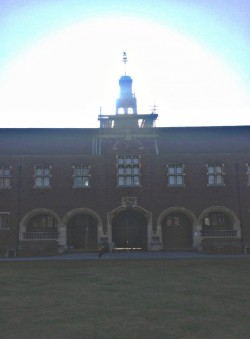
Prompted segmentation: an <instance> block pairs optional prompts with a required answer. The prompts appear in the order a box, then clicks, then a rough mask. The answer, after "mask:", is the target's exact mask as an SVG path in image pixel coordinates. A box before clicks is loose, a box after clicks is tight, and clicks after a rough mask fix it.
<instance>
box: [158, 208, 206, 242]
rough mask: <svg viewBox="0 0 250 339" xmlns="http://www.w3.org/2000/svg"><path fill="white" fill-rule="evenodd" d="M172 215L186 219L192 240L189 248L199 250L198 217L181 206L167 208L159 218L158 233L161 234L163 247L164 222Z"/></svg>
mask: <svg viewBox="0 0 250 339" xmlns="http://www.w3.org/2000/svg"><path fill="white" fill-rule="evenodd" d="M171 214H179V215H183V217H184V218H185V219H186V221H187V223H188V224H189V226H188V227H189V228H190V234H189V238H190V240H189V241H191V244H190V245H189V246H191V248H197V247H198V245H199V242H200V240H199V233H198V231H197V217H196V215H195V214H194V213H193V212H192V211H190V210H189V209H187V208H185V207H180V206H172V207H169V208H166V209H165V210H163V211H162V212H161V213H160V214H159V216H158V219H157V231H158V233H159V234H160V237H161V242H162V246H163V245H164V239H163V221H164V219H165V218H166V217H167V216H168V215H171ZM176 236H177V235H176ZM178 236H179V235H178ZM163 247H164V246H163Z"/></svg>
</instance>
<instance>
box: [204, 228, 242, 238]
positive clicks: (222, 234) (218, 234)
mask: <svg viewBox="0 0 250 339" xmlns="http://www.w3.org/2000/svg"><path fill="white" fill-rule="evenodd" d="M201 236H202V237H203V238H236V237H237V230H201Z"/></svg>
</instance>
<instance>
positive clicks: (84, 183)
mask: <svg viewBox="0 0 250 339" xmlns="http://www.w3.org/2000/svg"><path fill="white" fill-rule="evenodd" d="M72 167H73V181H74V182H73V188H88V187H90V177H91V174H90V166H89V165H73V166H72Z"/></svg>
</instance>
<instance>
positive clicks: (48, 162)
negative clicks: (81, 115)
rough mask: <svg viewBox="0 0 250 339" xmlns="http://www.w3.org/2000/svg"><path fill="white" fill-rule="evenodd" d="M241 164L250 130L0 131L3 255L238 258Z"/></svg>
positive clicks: (243, 240) (243, 198) (245, 217)
mask: <svg viewBox="0 0 250 339" xmlns="http://www.w3.org/2000/svg"><path fill="white" fill-rule="evenodd" d="M119 156H120V157H123V158H120V160H118V159H119ZM131 156H132V157H133V156H134V157H135V158H134V160H131ZM131 161H134V163H131ZM248 164H249V165H250V126H242V127H236V126H235V127H196V128H184V127H183V128H154V127H151V128H129V127H128V128H119V127H118V128H98V129H1V130H0V169H1V171H2V172H1V175H0V180H2V181H1V187H0V250H1V254H2V255H5V256H6V255H14V254H15V253H16V254H18V255H39V254H49V253H50V254H51V253H57V252H62V251H66V250H88V251H89V250H96V249H97V245H98V243H100V242H105V243H106V246H109V247H111V245H112V243H113V245H114V244H115V246H116V247H121V248H126V247H128V248H135V249H143V250H148V251H159V250H196V251H207V252H211V251H213V252H230V253H232V252H238V253H242V252H243V251H244V248H245V246H246V245H248V244H250V213H249V211H250V173H249V166H248ZM77 166H78V167H77ZM119 178H120V179H119ZM36 179H37V185H38V186H36ZM40 180H42V181H41V182H42V184H45V186H44V187H43V186H40V183H41V182H40ZM43 180H44V181H43ZM119 180H120V181H119ZM131 183H132V184H131ZM77 185H80V186H77ZM81 185H83V186H81Z"/></svg>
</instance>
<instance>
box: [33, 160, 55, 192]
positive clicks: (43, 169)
mask: <svg viewBox="0 0 250 339" xmlns="http://www.w3.org/2000/svg"><path fill="white" fill-rule="evenodd" d="M50 171H51V166H40V165H38V166H35V175H34V178H35V183H34V186H35V187H36V188H48V187H50V178H51V174H50Z"/></svg>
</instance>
